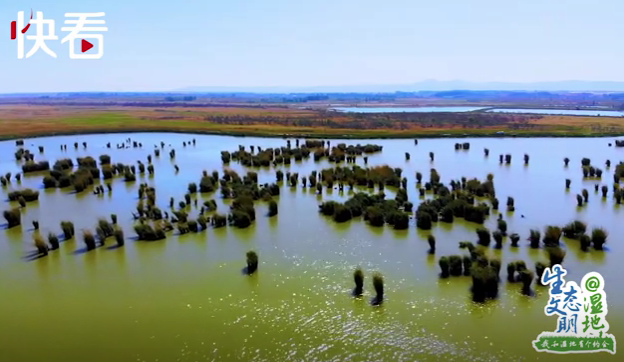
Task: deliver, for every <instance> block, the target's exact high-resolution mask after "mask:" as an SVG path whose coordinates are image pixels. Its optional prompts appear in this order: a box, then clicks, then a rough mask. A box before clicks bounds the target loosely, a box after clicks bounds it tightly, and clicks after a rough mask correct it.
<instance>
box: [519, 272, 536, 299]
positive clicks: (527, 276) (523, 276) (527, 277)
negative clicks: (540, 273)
mask: <svg viewBox="0 0 624 362" xmlns="http://www.w3.org/2000/svg"><path fill="white" fill-rule="evenodd" d="M519 274H520V280H521V281H522V294H524V295H531V294H533V293H532V291H531V283H533V277H534V275H533V272H532V271H530V270H528V269H524V270H522V271H520V273H519Z"/></svg>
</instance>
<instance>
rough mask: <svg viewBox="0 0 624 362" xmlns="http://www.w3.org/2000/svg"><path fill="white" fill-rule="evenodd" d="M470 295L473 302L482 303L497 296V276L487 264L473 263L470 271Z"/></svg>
mask: <svg viewBox="0 0 624 362" xmlns="http://www.w3.org/2000/svg"><path fill="white" fill-rule="evenodd" d="M470 275H471V276H472V288H471V291H472V295H473V300H474V301H475V302H483V301H485V300H486V299H488V298H495V297H496V296H497V294H498V275H497V273H496V271H495V269H494V268H492V267H491V266H490V265H489V264H487V263H475V264H474V265H473V266H472V268H471V270H470Z"/></svg>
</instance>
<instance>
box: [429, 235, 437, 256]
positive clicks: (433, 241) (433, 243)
mask: <svg viewBox="0 0 624 362" xmlns="http://www.w3.org/2000/svg"><path fill="white" fill-rule="evenodd" d="M427 242H428V243H429V254H434V253H435V250H436V239H435V236H433V235H431V234H429V236H427Z"/></svg>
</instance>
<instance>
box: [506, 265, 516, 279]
mask: <svg viewBox="0 0 624 362" xmlns="http://www.w3.org/2000/svg"><path fill="white" fill-rule="evenodd" d="M507 281H508V282H509V283H515V282H516V262H515V261H511V262H509V263H507Z"/></svg>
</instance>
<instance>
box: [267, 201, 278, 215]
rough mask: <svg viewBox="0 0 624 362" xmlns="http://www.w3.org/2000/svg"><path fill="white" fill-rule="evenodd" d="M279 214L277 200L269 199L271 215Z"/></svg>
mask: <svg viewBox="0 0 624 362" xmlns="http://www.w3.org/2000/svg"><path fill="white" fill-rule="evenodd" d="M275 215H277V202H275V200H271V201H269V216H275Z"/></svg>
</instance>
